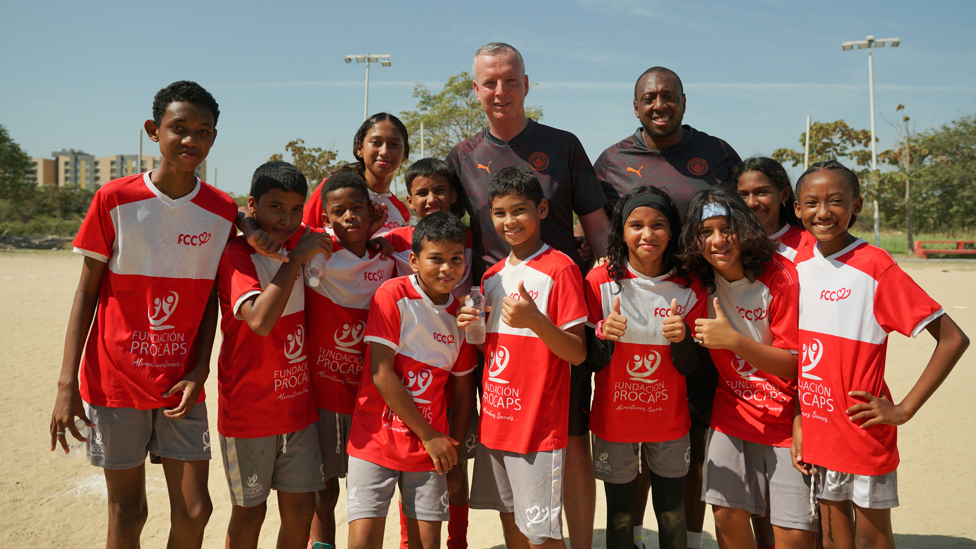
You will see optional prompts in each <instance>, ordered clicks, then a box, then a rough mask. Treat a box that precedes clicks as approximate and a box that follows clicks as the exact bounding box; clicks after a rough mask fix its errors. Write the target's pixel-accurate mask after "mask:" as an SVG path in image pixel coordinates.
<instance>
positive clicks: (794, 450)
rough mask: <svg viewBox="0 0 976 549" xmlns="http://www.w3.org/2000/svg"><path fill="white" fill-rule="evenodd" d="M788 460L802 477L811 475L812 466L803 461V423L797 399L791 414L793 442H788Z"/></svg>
mask: <svg viewBox="0 0 976 549" xmlns="http://www.w3.org/2000/svg"><path fill="white" fill-rule="evenodd" d="M790 458H791V460H792V461H793V467H794V468H796V470H797V471H799V472H801V473H803V474H804V475H812V474H813V465H810V464H809V463H806V462H805V461H803V421H802V416H801V415H800V400H799V399H796V402H795V406H794V412H793V440H792V441H791V442H790Z"/></svg>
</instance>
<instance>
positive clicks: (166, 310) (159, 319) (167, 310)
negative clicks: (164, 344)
mask: <svg viewBox="0 0 976 549" xmlns="http://www.w3.org/2000/svg"><path fill="white" fill-rule="evenodd" d="M179 303H180V294H178V293H176V292H172V291H171V292H167V293H166V295H164V296H163V297H157V298H156V299H154V300H153V304H152V305H150V306H149V329H150V330H171V329H172V328H173V326H170V325H168V324H166V321H167V320H169V317H171V316H173V311H175V310H176V306H177V305H179Z"/></svg>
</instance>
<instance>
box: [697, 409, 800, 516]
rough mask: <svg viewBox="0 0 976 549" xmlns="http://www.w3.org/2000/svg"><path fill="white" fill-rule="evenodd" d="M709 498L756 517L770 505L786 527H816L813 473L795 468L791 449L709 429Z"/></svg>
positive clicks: (705, 494)
mask: <svg viewBox="0 0 976 549" xmlns="http://www.w3.org/2000/svg"><path fill="white" fill-rule="evenodd" d="M702 476H703V480H702V499H703V500H704V501H705V503H709V504H711V505H718V506H721V507H730V508H733V509H745V510H746V511H749V513H751V514H752V516H754V517H761V516H763V515H765V514H766V511H767V509H768V510H769V522H771V523H772V524H773V525H775V526H779V527H781V528H793V529H795V530H806V531H810V532H815V531H816V530H817V521H816V519H815V518H814V516H813V515H812V514H811V513H810V482H811V480H810V477H809V476H807V475H804V474H803V473H801V472H799V471H797V470H796V469H795V468H794V467H793V461H792V459H791V458H790V449H789V448H779V447H776V446H768V445H766V444H759V443H757V442H749V441H747V440H742V439H741V438H736V437H733V436H730V435H726V434H725V433H722V432H720V431H716V430H715V429H714V428H710V429H709V430H708V445H707V448H706V450H705V463H704V465H703V466H702Z"/></svg>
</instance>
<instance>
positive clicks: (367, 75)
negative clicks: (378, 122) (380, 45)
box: [363, 52, 369, 121]
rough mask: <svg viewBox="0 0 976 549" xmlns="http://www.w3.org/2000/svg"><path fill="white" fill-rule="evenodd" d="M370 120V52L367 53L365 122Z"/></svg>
mask: <svg viewBox="0 0 976 549" xmlns="http://www.w3.org/2000/svg"><path fill="white" fill-rule="evenodd" d="M367 118H369V52H366V102H365V103H364V104H363V120H364V121H365V120H366V119H367Z"/></svg>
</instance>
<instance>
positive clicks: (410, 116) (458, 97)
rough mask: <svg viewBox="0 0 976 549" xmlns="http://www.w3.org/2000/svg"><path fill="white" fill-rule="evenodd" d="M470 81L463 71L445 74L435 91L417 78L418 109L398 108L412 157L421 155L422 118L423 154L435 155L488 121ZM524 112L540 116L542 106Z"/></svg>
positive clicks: (440, 153)
mask: <svg viewBox="0 0 976 549" xmlns="http://www.w3.org/2000/svg"><path fill="white" fill-rule="evenodd" d="M471 82H472V78H471V74H470V73H468V71H462V72H459V73H458V74H455V75H454V76H452V77H450V78H448V79H447V83H446V84H444V88H443V89H442V90H441V91H439V92H436V93H435V92H433V91H431V90H430V89H429V88H428V87H427V86H425V85H423V84H421V83H419V82H417V83H416V84H415V85H414V89H413V96H414V97H416V98H417V109H416V110H412V111H401V112H400V119H401V120H402V121H403V123H404V125H406V127H407V131H408V132H409V134H410V139H411V143H412V147H411V148H412V149H413V151H414V152H415V156H414V158H420V156H419V155H420V148H421V147H420V123H421V122H423V124H424V154H425V155H426V156H433V157H438V158H446V157H447V154H448V153H450V152H451V149H452V148H454V145H457V144H458V143H460V142H461V141H464V140H465V139H467V138H469V137H471V136H473V135H474V134H476V133H478V132H479V131H481V129H482V128H484V127H485V126H486V125H487V121H486V120H485V111H484V110H482V108H481V103H480V102H478V98H477V97H476V96H475V93H474V88H473V87H472V85H471ZM525 114H526V116H528V117H529V118H531V119H533V120H537V121H538V120H542V107H537V106H533V107H526V108H525Z"/></svg>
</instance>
